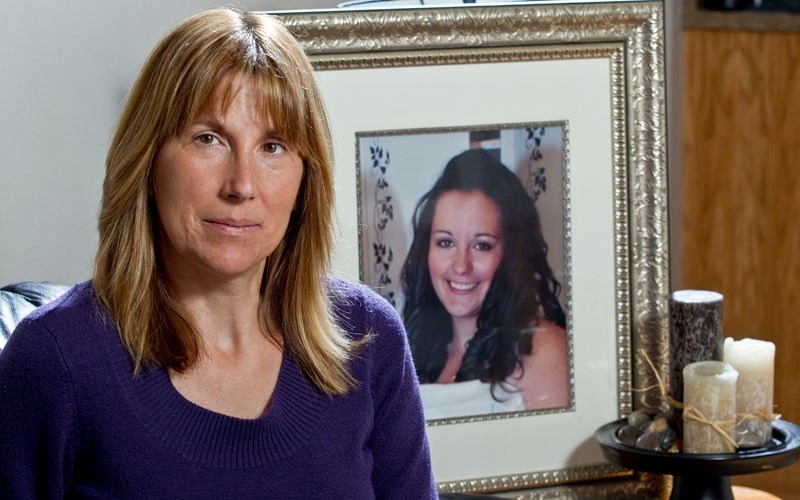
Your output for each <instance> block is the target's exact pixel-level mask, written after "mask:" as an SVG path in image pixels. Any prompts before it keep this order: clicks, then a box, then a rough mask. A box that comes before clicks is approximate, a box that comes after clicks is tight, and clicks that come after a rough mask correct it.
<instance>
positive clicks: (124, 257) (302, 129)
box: [94, 9, 356, 394]
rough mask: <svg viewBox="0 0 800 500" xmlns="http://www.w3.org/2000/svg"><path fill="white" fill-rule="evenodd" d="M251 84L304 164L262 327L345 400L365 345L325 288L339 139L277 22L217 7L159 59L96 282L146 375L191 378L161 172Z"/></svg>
mask: <svg viewBox="0 0 800 500" xmlns="http://www.w3.org/2000/svg"><path fill="white" fill-rule="evenodd" d="M245 81H254V82H255V83H256V84H257V88H259V89H260V90H261V94H260V96H259V101H260V104H259V111H260V112H261V113H262V116H265V117H266V116H269V117H270V118H271V119H272V123H273V124H274V125H275V126H276V128H277V133H278V134H280V135H281V136H282V137H284V138H285V139H287V140H288V141H289V142H290V143H291V144H292V145H293V147H295V148H296V149H297V151H298V152H299V154H300V156H301V157H302V158H303V164H304V175H303V180H302V183H301V186H300V190H299V192H298V198H297V207H296V209H295V211H294V213H293V215H292V219H291V220H290V222H289V227H288V229H287V232H286V235H285V237H284V239H283V242H282V243H281V244H280V245H279V246H278V248H277V249H276V250H275V251H274V252H273V253H272V255H270V256H269V257H268V258H267V262H266V267H265V270H264V276H263V281H262V301H261V315H262V322H263V323H264V326H266V327H277V328H280V329H281V331H282V332H283V335H284V339H285V341H286V343H287V346H288V349H289V351H290V353H291V355H292V358H293V359H294V360H295V361H296V362H297V363H298V364H299V365H300V367H301V368H302V369H303V371H304V373H305V374H306V376H307V377H309V379H310V380H311V381H312V382H313V383H314V384H315V385H316V386H317V387H318V388H319V389H320V390H322V391H324V392H325V393H328V394H343V393H345V392H346V391H347V390H348V389H349V388H350V387H352V386H353V379H352V377H351V376H350V374H349V372H348V370H347V361H348V359H349V358H350V356H351V355H352V353H353V350H354V348H355V345H356V344H354V343H353V341H351V340H350V339H349V338H348V337H347V336H346V335H345V334H344V332H342V331H341V330H340V328H339V327H338V326H337V323H336V321H335V319H334V316H333V312H332V310H331V304H330V302H329V299H328V291H327V290H326V287H325V281H324V277H325V276H326V275H327V272H328V270H329V265H330V257H331V252H332V246H333V234H332V210H333V201H334V200H333V165H332V162H333V159H332V152H331V144H330V142H331V141H330V131H329V128H328V121H327V117H326V115H325V110H324V106H323V103H322V100H321V98H320V95H319V91H318V89H317V85H316V82H315V80H314V75H313V70H312V68H311V65H310V63H309V61H308V59H307V58H306V56H305V54H304V53H303V50H302V48H301V47H300V45H299V44H298V42H297V41H296V40H295V39H294V38H293V37H292V35H291V34H290V33H289V31H288V30H287V29H286V28H285V27H284V26H283V25H282V24H281V22H280V21H279V20H278V19H277V18H275V17H272V16H269V15H266V14H253V13H240V12H236V11H233V10H229V9H217V10H211V11H207V12H204V13H201V14H198V15H195V16H193V17H191V18H189V19H187V20H186V21H184V22H182V23H180V24H179V25H178V26H176V27H175V28H174V29H173V30H172V31H171V32H170V33H168V34H167V35H166V36H165V37H164V38H163V39H162V40H161V41H160V42H159V44H158V45H157V46H156V47H155V49H154V50H153V52H152V53H151V54H150V56H149V58H148V59H147V61H146V62H145V64H144V66H143V68H142V70H141V72H140V74H139V76H138V78H137V80H136V82H135V83H134V85H133V88H132V89H131V91H130V94H129V96H128V100H127V102H126V104H125V107H124V109H123V111H122V115H121V116H120V120H119V123H118V125H117V130H116V133H115V134H114V137H113V140H112V143H111V147H110V149H109V153H108V157H107V160H106V177H105V181H104V184H103V198H102V204H101V208H100V216H99V221H98V229H99V233H100V235H99V236H100V241H99V248H98V252H97V256H96V260H95V270H94V286H95V289H96V292H97V295H98V297H99V299H100V301H101V302H102V303H103V305H104V306H105V307H106V308H107V309H108V311H109V312H110V314H111V317H112V318H113V319H114V321H115V322H116V324H117V327H118V329H119V332H120V335H121V337H122V341H123V342H124V344H125V345H126V347H127V348H128V350H129V351H130V353H131V355H132V357H133V359H134V362H135V367H136V371H137V372H138V371H139V370H140V369H141V367H142V365H148V364H156V365H160V366H165V367H169V368H173V369H175V370H178V371H181V370H184V369H186V368H187V367H189V366H191V365H192V364H193V363H195V362H196V361H197V359H198V356H199V355H200V353H201V350H202V345H201V343H200V339H199V337H198V335H197V333H196V331H195V329H194V327H193V325H191V324H190V322H189V321H188V320H187V318H186V317H185V315H184V314H182V313H181V308H180V306H179V305H178V304H177V303H176V302H175V301H174V300H173V299H172V298H171V294H170V288H169V285H168V283H166V281H165V278H164V274H163V272H161V269H160V267H159V266H160V264H159V257H158V254H157V244H156V238H157V237H158V234H157V231H156V230H155V229H154V228H155V227H156V224H157V221H156V220H155V217H157V215H156V213H155V210H154V209H153V207H152V206H151V203H152V202H151V200H150V196H149V192H150V186H151V183H152V177H153V164H154V159H155V157H156V153H157V152H158V150H159V148H160V147H161V145H162V144H163V143H164V141H165V140H166V139H167V138H169V137H172V136H174V135H177V134H179V133H180V132H181V131H182V130H183V129H184V128H185V127H186V126H188V125H189V124H190V123H191V122H192V121H193V120H194V119H195V118H196V117H197V116H198V115H199V114H200V113H202V112H203V111H204V110H205V109H206V107H207V106H208V105H209V100H210V99H211V95H212V93H213V92H214V90H215V89H216V88H217V87H218V86H222V87H221V90H222V92H221V95H222V96H223V97H222V107H223V111H224V110H225V109H227V106H228V105H229V104H230V102H231V100H232V99H233V96H234V95H235V93H236V90H237V89H238V88H239V86H240V85H241V84H242V83H243V82H245Z"/></svg>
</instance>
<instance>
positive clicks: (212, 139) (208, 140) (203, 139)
mask: <svg viewBox="0 0 800 500" xmlns="http://www.w3.org/2000/svg"><path fill="white" fill-rule="evenodd" d="M196 139H197V142H199V143H200V144H216V143H218V142H219V141H218V140H217V137H216V136H215V135H214V134H200V135H198V136H197V138H196Z"/></svg>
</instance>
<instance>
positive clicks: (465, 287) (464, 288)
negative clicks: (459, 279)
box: [447, 281, 478, 292]
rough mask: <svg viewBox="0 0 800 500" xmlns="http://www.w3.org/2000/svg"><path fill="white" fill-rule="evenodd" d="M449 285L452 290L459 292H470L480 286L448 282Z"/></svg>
mask: <svg viewBox="0 0 800 500" xmlns="http://www.w3.org/2000/svg"><path fill="white" fill-rule="evenodd" d="M447 284H448V285H450V288H452V289H453V290H456V291H458V292H469V291H470V290H472V289H474V288H475V287H476V286H478V284H477V283H456V282H455V281H448V282H447Z"/></svg>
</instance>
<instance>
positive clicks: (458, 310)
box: [365, 127, 570, 420]
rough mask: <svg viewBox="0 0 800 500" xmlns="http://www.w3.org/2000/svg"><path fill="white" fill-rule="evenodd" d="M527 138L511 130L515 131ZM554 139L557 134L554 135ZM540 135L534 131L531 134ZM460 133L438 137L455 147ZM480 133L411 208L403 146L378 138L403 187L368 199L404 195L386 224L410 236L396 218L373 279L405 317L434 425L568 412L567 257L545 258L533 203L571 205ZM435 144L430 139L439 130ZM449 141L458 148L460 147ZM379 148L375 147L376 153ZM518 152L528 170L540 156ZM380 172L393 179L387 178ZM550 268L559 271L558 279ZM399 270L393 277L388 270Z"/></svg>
mask: <svg viewBox="0 0 800 500" xmlns="http://www.w3.org/2000/svg"><path fill="white" fill-rule="evenodd" d="M554 129H555V127H554ZM525 131H526V129H522V130H509V131H504V132H506V133H507V134H508V135H517V136H519V135H521V133H522V132H525ZM554 132H558V130H551V135H554V136H557V135H558V134H557V133H554ZM532 133H534V132H533V131H532V130H531V129H530V128H528V129H527V134H528V136H530V134H532ZM535 133H539V134H541V133H542V132H541V131H537V132H535ZM458 135H459V134H442V135H441V136H439V137H436V139H441V141H440V144H447V142H448V140H449V139H454V138H456V137H457V136H458ZM523 135H524V134H523ZM451 136H453V137H451ZM482 136H485V134H476V133H474V132H473V133H471V134H470V135H469V137H471V138H472V140H471V141H470V142H471V146H472V147H468V148H467V149H465V150H462V151H460V152H458V153H457V154H455V155H453V156H452V157H450V158H449V159H448V160H447V161H446V162H445V164H444V168H443V169H441V168H440V169H439V170H438V174H437V177H435V178H433V179H432V180H431V181H429V184H428V185H427V186H425V188H424V191H423V192H422V193H421V194H419V195H417V197H416V199H415V203H414V205H413V207H407V206H404V205H403V204H402V203H401V201H400V200H402V194H401V195H400V196H397V195H398V193H397V191H400V190H401V189H402V183H403V181H407V180H408V176H406V177H405V178H404V179H403V180H399V179H398V174H399V173H400V172H402V171H403V169H404V167H405V164H404V163H403V164H401V163H402V162H403V157H404V153H403V151H404V149H405V148H402V147H398V146H397V145H396V144H393V143H392V142H391V141H390V140H387V139H386V138H385V137H382V138H381V141H380V143H381V146H380V148H383V149H385V151H384V150H383V149H382V150H381V151H380V153H381V154H387V153H389V154H391V153H394V156H391V158H392V160H391V164H390V167H391V168H392V169H393V171H392V173H391V175H393V177H390V178H391V182H389V181H388V180H385V181H384V183H385V184H386V185H393V186H395V191H394V192H392V193H391V194H384V195H382V196H380V195H379V196H377V197H376V196H373V197H372V199H375V200H381V201H382V202H383V203H384V204H386V203H389V202H391V200H397V201H395V202H394V203H395V206H393V207H392V214H393V217H392V218H391V220H388V218H387V217H384V219H383V220H380V221H379V222H381V223H382V224H383V231H382V232H383V233H387V232H390V231H391V230H394V231H395V232H398V231H403V229H398V228H396V227H395V226H393V224H394V222H395V219H401V220H402V221H403V222H404V223H405V222H406V221H408V222H407V227H406V228H405V237H406V238H407V239H405V240H403V239H402V238H397V235H396V234H390V235H388V236H387V235H386V234H382V235H380V236H384V238H382V239H381V240H380V243H379V245H378V246H376V245H374V244H373V250H374V253H373V255H372V257H373V258H380V264H381V266H378V267H379V269H380V270H381V271H384V272H383V273H382V276H381V278H382V279H377V280H376V279H375V278H373V282H370V281H367V282H368V283H369V284H370V285H371V286H373V288H375V289H376V290H377V291H379V292H381V291H383V292H384V294H385V296H387V295H389V294H391V295H389V298H391V299H394V303H395V306H396V307H397V308H398V309H399V310H400V311H401V312H402V316H403V321H404V324H405V327H406V330H407V333H408V336H409V342H410V345H411V350H412V355H413V358H414V365H415V369H416V373H417V376H418V379H419V382H420V384H421V386H420V390H421V393H422V398H423V404H424V408H425V415H426V418H427V419H428V420H431V419H442V418H454V417H464V416H480V415H492V414H499V413H508V412H515V411H529V410H548V409H562V408H565V407H567V406H568V405H569V404H570V378H569V371H570V361H569V345H570V344H569V339H568V335H567V311H566V310H565V308H564V306H563V305H562V301H563V299H564V297H565V294H564V286H563V284H562V281H563V279H564V274H563V262H564V260H563V259H564V257H563V254H562V255H560V256H558V255H557V256H553V255H549V252H550V246H549V242H548V241H547V240H546V238H545V236H544V234H545V232H544V230H543V222H542V217H541V216H540V214H539V210H538V209H537V203H536V201H535V200H534V198H535V197H537V198H538V197H541V195H542V193H543V191H544V190H546V189H548V188H549V189H550V190H551V192H550V193H548V194H549V195H550V197H551V198H555V199H556V202H555V203H556V204H559V203H563V200H562V199H560V198H559V197H557V196H553V195H560V193H559V187H560V186H559V182H552V183H551V184H550V185H549V186H548V185H547V184H545V179H546V176H545V174H544V172H543V171H542V170H539V169H538V168H537V169H536V170H535V173H538V174H539V177H537V178H536V179H529V180H533V182H529V183H528V184H529V186H526V185H525V183H524V182H523V180H522V179H521V177H520V175H518V173H517V172H515V171H512V170H511V169H510V168H509V167H507V166H506V165H504V164H503V163H502V162H501V161H500V160H499V158H500V157H501V155H502V152H501V151H500V150H499V149H498V148H487V147H481V146H486V145H491V146H493V145H495V144H497V142H496V141H491V140H490V141H486V140H483V141H476V140H475V137H482ZM421 140H426V139H421ZM427 140H430V141H433V140H434V135H433V134H431V136H430V137H428V138H427ZM453 142H454V147H456V144H457V143H458V140H457V139H456V140H455V141H453ZM500 142H501V143H502V142H503V141H500ZM505 142H506V143H507V142H509V141H505ZM390 145H391V146H390ZM377 147H378V146H376V145H374V144H373V145H372V149H371V151H370V152H371V154H372V155H373V156H374V153H375V151H376V148H377ZM440 147H443V148H444V149H445V150H447V147H446V146H440ZM390 148H391V150H390ZM419 149H424V148H419ZM426 151H429V150H427V149H426ZM526 154H527V155H530V154H531V152H526ZM507 156H511V155H508V154H507ZM519 156H521V157H523V159H524V160H525V161H523V162H522V164H524V165H526V166H530V162H531V160H532V158H538V157H539V156H537V155H536V153H535V152H533V156H525V155H519ZM540 156H541V155H540ZM549 156H551V160H554V163H555V165H556V166H560V165H559V161H560V159H561V158H560V155H558V154H554V152H553V151H550V152H549ZM553 157H554V158H553ZM378 163H380V161H379V162H378ZM384 164H386V161H385V160H384ZM387 166H389V165H387ZM551 170H555V169H553V168H551ZM524 173H530V171H526V172H524ZM556 174H560V172H553V173H552V174H551V175H550V180H551V181H552V180H554V181H558V180H560V178H559V176H558V175H556ZM383 175H385V176H386V177H389V174H387V173H386V172H385V171H384V174H383ZM398 184H400V185H401V186H400V187H397V186H398ZM417 184H419V182H418V183H417ZM529 187H530V188H531V190H532V191H533V193H531V192H530V191H529V189H528V188H529ZM537 188H538V189H537ZM553 191H554V192H555V193H553ZM403 194H405V193H403ZM387 199H388V200H390V201H389V202H387V201H386V200H387ZM548 210H550V209H549V208H548ZM383 211H384V212H385V207H384V210H383ZM548 215H549V216H550V217H549V218H548V219H547V221H546V222H547V223H548V224H550V226H551V227H550V229H551V233H552V232H553V230H554V228H553V227H552V226H557V229H560V230H561V234H562V235H563V226H562V221H563V218H562V217H563V215H562V214H561V213H557V214H556V216H553V214H548ZM562 237H563V236H562ZM376 239H377V238H376ZM551 240H553V242H554V243H561V242H559V241H557V240H556V238H551ZM404 244H405V245H407V250H406V251H405V252H404V253H401V252H398V251H397V249H396V248H397V247H401V246H403V245H404ZM380 245H382V247H380ZM554 246H555V245H554ZM389 247H392V248H389ZM557 248H558V249H559V250H561V249H563V247H562V246H558V247H557ZM379 251H382V252H383V254H382V255H379V253H378V252H379ZM389 252H391V253H389ZM395 254H401V255H403V259H402V261H400V259H397V260H398V262H397V263H395V262H394V260H393V261H392V262H389V261H388V259H387V256H389V255H391V256H393V257H394V255H395ZM365 255H366V252H365ZM553 262H555V263H557V264H555V265H558V266H560V269H558V271H560V272H559V273H557V272H556V271H554V269H553V267H554V264H552V263H553ZM395 266H396V269H397V272H398V275H397V276H396V277H394V276H390V275H389V273H387V272H385V271H386V270H387V268H391V267H395ZM558 274H560V276H559V275H558ZM388 290H391V292H389V293H386V292H387V291H388Z"/></svg>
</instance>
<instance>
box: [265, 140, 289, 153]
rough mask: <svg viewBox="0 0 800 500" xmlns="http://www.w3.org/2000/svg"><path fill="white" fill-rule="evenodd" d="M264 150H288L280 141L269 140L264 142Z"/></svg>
mask: <svg viewBox="0 0 800 500" xmlns="http://www.w3.org/2000/svg"><path fill="white" fill-rule="evenodd" d="M264 151H266V152H267V153H271V154H278V153H283V152H284V151H286V148H285V147H284V146H283V144H281V143H279V142H268V143H266V144H264Z"/></svg>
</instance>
